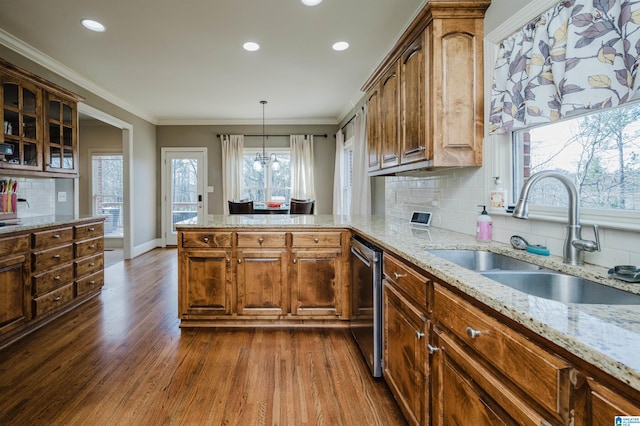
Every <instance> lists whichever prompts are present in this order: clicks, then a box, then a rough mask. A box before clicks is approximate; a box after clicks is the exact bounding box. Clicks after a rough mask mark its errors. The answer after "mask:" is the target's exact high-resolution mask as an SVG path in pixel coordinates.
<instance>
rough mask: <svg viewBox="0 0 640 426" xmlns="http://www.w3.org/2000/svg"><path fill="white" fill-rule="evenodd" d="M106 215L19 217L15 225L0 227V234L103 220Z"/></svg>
mask: <svg viewBox="0 0 640 426" xmlns="http://www.w3.org/2000/svg"><path fill="white" fill-rule="evenodd" d="M106 217H107V216H102V215H89V216H56V215H48V216H33V217H25V218H20V219H19V223H18V224H16V225H7V226H2V227H0V235H2V234H10V233H13V232H24V231H33V230H35V229H40V228H48V227H51V226H59V225H65V224H74V223H79V222H87V221H91V220H96V221H98V220H105V218H106Z"/></svg>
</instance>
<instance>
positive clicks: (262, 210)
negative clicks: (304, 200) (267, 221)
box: [253, 203, 289, 214]
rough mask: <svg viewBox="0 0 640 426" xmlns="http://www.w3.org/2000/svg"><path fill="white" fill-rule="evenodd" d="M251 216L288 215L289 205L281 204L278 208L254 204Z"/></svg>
mask: <svg viewBox="0 0 640 426" xmlns="http://www.w3.org/2000/svg"><path fill="white" fill-rule="evenodd" d="M253 214H289V204H288V203H282V204H281V205H279V206H269V205H267V204H265V203H254V204H253Z"/></svg>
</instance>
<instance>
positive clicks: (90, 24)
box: [82, 19, 106, 33]
mask: <svg viewBox="0 0 640 426" xmlns="http://www.w3.org/2000/svg"><path fill="white" fill-rule="evenodd" d="M82 26H84V27H85V28H86V29H88V30H91V31H95V32H97V33H102V32H104V31H105V30H106V28H105V27H104V25H102V24H101V23H100V22H98V21H94V20H93V19H83V20H82Z"/></svg>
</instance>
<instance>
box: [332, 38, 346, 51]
mask: <svg viewBox="0 0 640 426" xmlns="http://www.w3.org/2000/svg"><path fill="white" fill-rule="evenodd" d="M331 47H332V48H333V50H336V51H338V52H340V51H341V50H347V49H348V48H349V43H347V42H346V41H339V42H336V43H333V46H331Z"/></svg>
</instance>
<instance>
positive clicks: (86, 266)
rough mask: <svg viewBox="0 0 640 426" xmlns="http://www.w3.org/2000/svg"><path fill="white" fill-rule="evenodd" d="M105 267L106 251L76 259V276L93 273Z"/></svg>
mask: <svg viewBox="0 0 640 426" xmlns="http://www.w3.org/2000/svg"><path fill="white" fill-rule="evenodd" d="M103 268H104V253H99V254H96V255H95V256H91V257H87V258H85V259H82V260H78V261H76V278H80V277H83V276H85V275H88V274H93V273H94V272H96V271H99V270H100V269H103Z"/></svg>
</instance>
